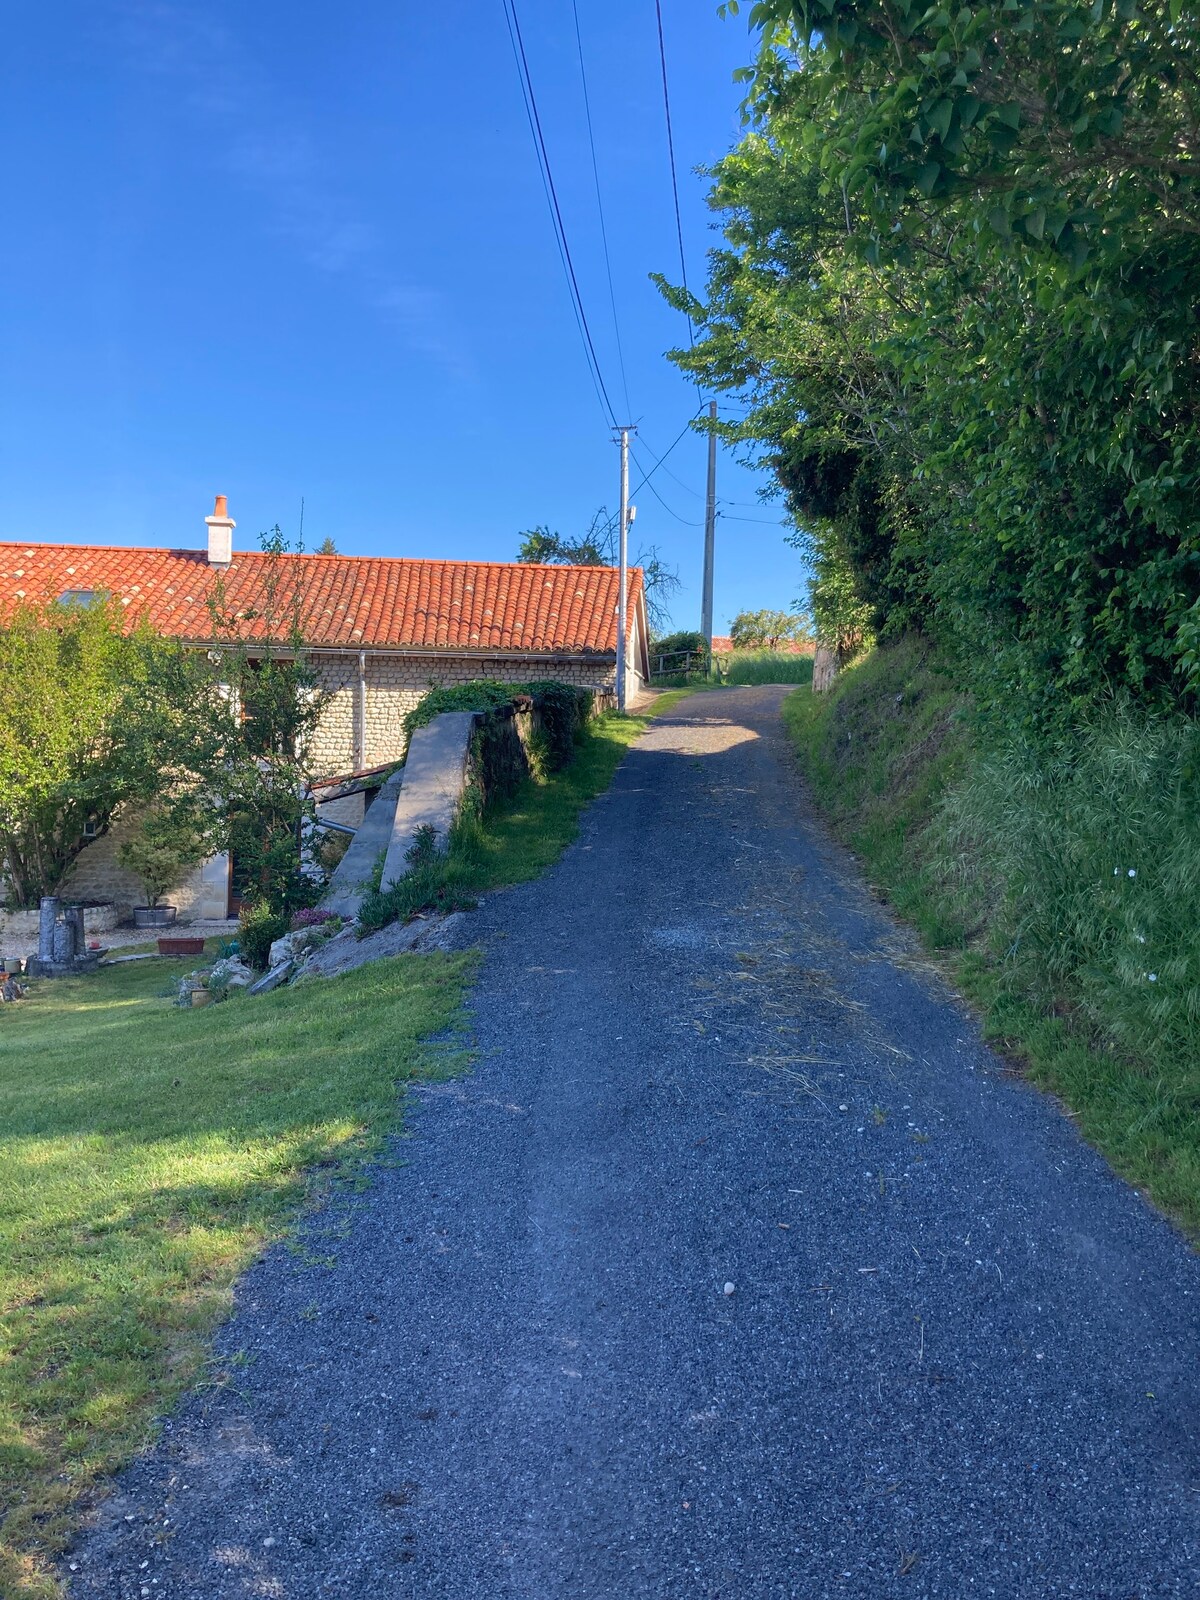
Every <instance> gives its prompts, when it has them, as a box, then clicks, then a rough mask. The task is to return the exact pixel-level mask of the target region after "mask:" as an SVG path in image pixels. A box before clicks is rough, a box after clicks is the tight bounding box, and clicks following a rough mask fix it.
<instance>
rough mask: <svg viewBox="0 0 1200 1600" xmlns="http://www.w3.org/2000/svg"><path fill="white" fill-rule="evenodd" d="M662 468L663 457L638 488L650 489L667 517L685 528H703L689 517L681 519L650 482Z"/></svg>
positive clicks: (639, 463) (639, 464)
mask: <svg viewBox="0 0 1200 1600" xmlns="http://www.w3.org/2000/svg"><path fill="white" fill-rule="evenodd" d="M635 460H636V457H635ZM641 465H642V464H641V462H640V461H639V462H638V466H639V467H640V466H641ZM660 466H662V458H661V457H660V458H659V460H658V461H657V462H656V463H655V465H654V466H653V467H651V469H650V471H649V472H646V473H645V476H644V477H643V479H642V481H641V483H639V484H638V488H639V489H642V488H646V489H649V491H650V493H651V494H652V495H653V496H654V498H655V499H656V500H657V501H658V503H659V505H660V506H661V507H662V508H663V510H664V511H665V512H666V513H667V515H668V516H671V517H674V518H675V521H676V522H682V523H683V525H684V527H685V528H702V527H703V526H704V524H703V523H702V522H693V521H691V520H690V519H689V518H688V517H681V516H680V515H679V513H678V511H676V510H675V509H674V508H673V507H672V506H669V505H668V504H667V502H666V501H665V500H664V499H663V497H662V495H660V494H659V492H658V490H657V489H656V488H655V487H654V485H653V484H652V483H651V482H650V479H651V476H652V474H653V473H654V472H656V471H657V470H658V468H659V467H660ZM643 471H645V469H644V468H643Z"/></svg>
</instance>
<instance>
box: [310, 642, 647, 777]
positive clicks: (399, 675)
mask: <svg viewBox="0 0 1200 1600" xmlns="http://www.w3.org/2000/svg"><path fill="white" fill-rule="evenodd" d="M312 661H313V665H314V667H315V669H316V672H317V678H318V681H319V683H320V686H321V689H322V691H323V692H324V693H325V694H326V695H327V696H328V699H327V701H326V705H325V711H324V714H323V715H322V717H321V725H320V727H319V728H318V729H317V732H316V735H315V737H314V739H313V743H312V746H311V750H310V757H311V761H312V766H313V770H314V771H315V772H318V773H334V772H350V771H353V770H355V769H356V768H357V767H359V766H362V767H375V766H382V765H383V764H384V762H387V761H399V760H400V759H401V757H402V756H403V755H404V744H405V740H404V716H405V713H406V712H408V711H411V710H412V708H413V707H414V706H415V705H416V704H417V702H418V700H420V699H421V697H422V696H423V695H424V694H426V693H427V692H428V690H430V689H433V688H444V687H447V686H449V685H453V684H457V683H470V682H472V681H473V680H474V679H476V678H493V679H497V680H498V681H499V682H501V683H529V682H531V681H532V680H535V679H539V678H543V679H544V678H554V679H556V680H557V681H558V682H560V683H573V684H577V685H578V686H579V687H580V688H584V689H593V690H596V691H598V693H599V694H600V695H601V696H603V697H604V698H605V699H609V700H611V696H612V686H613V674H614V672H615V667H614V665H613V663H612V660H611V659H609V658H606V657H604V656H598V657H597V658H596V660H595V661H594V662H591V661H554V660H547V659H546V658H545V657H538V656H516V657H509V658H506V659H504V660H486V659H485V660H470V659H468V658H467V657H465V656H383V655H378V656H377V655H372V654H371V653H370V652H369V651H368V652H367V662H366V729H365V737H364V730H360V728H359V726H358V723H359V705H358V654H357V652H353V653H352V652H350V651H347V652H346V653H345V654H344V655H341V654H332V653H330V654H324V653H322V654H319V655H314V656H313V657H312ZM360 747H361V759H360V753H359V752H360Z"/></svg>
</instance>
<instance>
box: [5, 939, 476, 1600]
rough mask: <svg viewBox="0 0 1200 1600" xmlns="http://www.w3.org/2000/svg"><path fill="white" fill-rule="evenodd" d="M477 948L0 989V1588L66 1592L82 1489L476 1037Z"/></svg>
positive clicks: (116, 1457) (166, 1399) (123, 970)
mask: <svg viewBox="0 0 1200 1600" xmlns="http://www.w3.org/2000/svg"><path fill="white" fill-rule="evenodd" d="M469 964H470V963H469V959H468V958H465V957H462V956H456V957H448V956H444V955H411V956H403V957H399V958H397V959H395V960H391V961H386V962H380V963H377V964H376V965H374V966H371V967H365V968H361V969H360V970H359V971H357V972H353V973H349V974H347V975H346V976H345V977H342V978H337V979H333V980H330V981H329V982H326V983H320V984H313V985H311V986H309V987H307V988H304V987H302V988H299V989H297V990H294V991H287V990H284V991H280V992H277V993H275V994H270V995H265V996H262V997H261V998H257V999H253V1000H251V999H249V998H247V997H245V996H239V997H234V998H232V999H230V1000H229V1001H228V1002H226V1003H225V1004H224V1005H218V1006H209V1007H207V1008H205V1009H203V1010H197V1011H183V1010H180V1009H179V1008H178V1007H175V1006H172V1005H171V1003H170V1001H169V1000H168V999H167V998H165V997H164V996H163V994H162V990H163V988H164V984H165V982H166V981H169V974H170V973H171V971H172V970H176V971H180V970H182V969H183V968H184V966H185V965H186V963H182V962H167V961H157V960H154V961H147V962H136V963H130V964H129V965H127V966H118V967H111V968H107V969H103V970H102V971H101V972H100V973H99V974H97V975H96V976H95V977H92V978H86V979H73V980H66V981H59V982H46V981H42V982H39V983H36V984H34V985H33V987H32V992H31V994H30V995H29V997H28V998H27V999H26V1000H24V1001H22V1002H20V1003H19V1004H16V1005H9V1006H5V1007H4V1008H3V1011H2V1012H0V1593H3V1594H4V1595H5V1596H15V1595H21V1596H31V1597H32V1596H35V1595H43V1594H45V1595H50V1594H54V1593H56V1589H55V1585H54V1581H53V1579H52V1577H51V1576H50V1574H49V1570H48V1566H47V1564H46V1557H47V1556H49V1555H52V1554H53V1553H54V1552H55V1551H56V1550H57V1549H59V1548H60V1547H61V1544H62V1541H63V1539H64V1536H65V1535H66V1534H67V1532H68V1531H69V1528H70V1525H71V1512H72V1510H73V1508H74V1507H75V1505H76V1503H77V1501H78V1498H79V1496H80V1494H81V1493H82V1492H83V1491H85V1490H86V1489H87V1488H88V1486H89V1485H90V1484H92V1483H93V1482H94V1481H95V1480H96V1478H97V1477H98V1476H99V1475H101V1474H103V1473H105V1472H107V1471H109V1470H111V1469H112V1468H113V1467H114V1466H115V1465H116V1464H117V1463H118V1462H119V1461H120V1460H121V1459H122V1458H123V1457H125V1456H127V1455H128V1454H129V1453H130V1451H131V1450H133V1449H134V1448H135V1447H136V1446H137V1445H138V1444H139V1443H140V1442H141V1441H142V1440H144V1439H145V1437H146V1435H147V1432H148V1429H149V1425H150V1419H151V1418H152V1417H153V1416H154V1415H155V1414H157V1413H159V1412H160V1411H161V1410H162V1409H163V1408H164V1407H165V1406H167V1405H168V1404H169V1403H170V1401H171V1399H172V1398H173V1396H174V1395H175V1394H177V1393H178V1391H179V1390H180V1389H181V1388H182V1387H183V1386H184V1385H186V1384H188V1383H189V1382H191V1381H192V1380H194V1379H195V1378H196V1377H197V1375H198V1374H199V1373H200V1372H201V1370H202V1368H203V1365H204V1361H205V1352H206V1347H207V1338H208V1335H209V1334H210V1333H211V1331H212V1328H213V1326H214V1324H215V1323H216V1322H217V1321H218V1319H219V1318H220V1317H221V1316H222V1315H223V1314H224V1313H225V1312H226V1311H227V1309H228V1307H229V1303H230V1291H231V1288H232V1285H233V1282H234V1279H235V1278H236V1277H237V1275H238V1273H239V1272H240V1271H242V1270H243V1269H244V1268H245V1267H246V1266H247V1265H248V1264H249V1262H250V1261H251V1260H252V1259H253V1258H254V1256H255V1255H256V1254H257V1253H258V1252H259V1251H261V1250H262V1248H263V1247H264V1245H265V1244H266V1243H267V1242H268V1241H270V1240H271V1239H274V1238H277V1237H278V1236H279V1235H280V1233H281V1232H282V1231H283V1229H284V1228H285V1227H286V1225H287V1222H288V1220H289V1218H290V1217H291V1216H292V1215H293V1214H294V1212H295V1209H296V1207H297V1206H298V1205H299V1204H300V1203H301V1201H302V1200H303V1199H304V1197H305V1195H306V1192H310V1191H311V1189H312V1187H313V1178H312V1176H311V1173H312V1169H313V1168H315V1167H318V1166H320V1168H321V1171H322V1173H323V1174H324V1176H325V1178H326V1180H328V1178H329V1177H330V1176H331V1175H335V1174H336V1173H337V1172H338V1171H339V1169H341V1168H343V1167H344V1165H345V1164H346V1163H347V1162H350V1161H352V1160H356V1159H359V1158H361V1157H362V1156H363V1155H364V1154H366V1153H369V1152H370V1151H371V1150H373V1149H375V1148H376V1147H377V1146H378V1143H379V1141H380V1140H381V1139H382V1137H383V1136H384V1134H385V1133H386V1132H387V1131H388V1130H389V1129H391V1128H393V1127H394V1126H395V1125H396V1120H397V1115H398V1108H399V1103H400V1102H399V1097H398V1094H397V1085H404V1084H406V1083H410V1082H413V1081H415V1080H422V1079H425V1080H427V1079H430V1078H434V1077H438V1076H441V1075H444V1074H445V1073H447V1072H448V1071H450V1070H451V1069H452V1068H453V1067H454V1066H455V1065H456V1064H457V1062H458V1061H459V1060H460V1059H461V1054H460V1053H458V1052H454V1051H447V1050H446V1049H444V1048H443V1049H437V1048H434V1047H432V1046H429V1045H426V1044H424V1043H422V1040H424V1039H425V1038H427V1037H428V1036H430V1035H433V1034H437V1033H439V1032H441V1031H443V1030H445V1029H446V1028H447V1027H448V1026H450V1025H451V1024H452V1023H453V1022H454V1020H455V1018H456V1016H457V1015H458V1012H459V1005H460V1000H461V996H462V992H463V987H464V983H465V980H466V977H467V973H468V968H469Z"/></svg>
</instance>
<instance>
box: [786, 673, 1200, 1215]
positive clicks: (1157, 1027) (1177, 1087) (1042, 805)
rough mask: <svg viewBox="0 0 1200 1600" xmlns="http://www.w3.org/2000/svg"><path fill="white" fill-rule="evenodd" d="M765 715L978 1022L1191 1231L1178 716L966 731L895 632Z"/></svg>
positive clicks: (1190, 1009)
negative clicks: (789, 740)
mask: <svg viewBox="0 0 1200 1600" xmlns="http://www.w3.org/2000/svg"><path fill="white" fill-rule="evenodd" d="M785 715H786V717H787V721H788V725H789V728H790V731H791V733H792V737H793V740H794V743H795V745H796V748H797V751H798V753H799V755H800V758H801V762H802V765H803V767H804V770H805V772H806V774H807V776H808V779H809V781H810V783H811V785H812V788H813V792H814V794H815V797H816V799H817V800H818V802H819V803H820V805H821V806H822V808H823V809H824V810H825V812H826V813H827V814H828V816H829V817H830V819H831V821H832V823H833V825H834V827H835V829H836V831H837V832H838V833H839V834H840V835H841V836H842V837H843V838H845V839H846V840H847V842H848V843H850V844H851V845H852V846H853V847H854V849H855V850H857V851H858V852H859V854H860V855H861V856H862V858H863V860H864V862H865V864H866V868H867V871H868V874H869V875H870V877H871V878H872V880H873V881H874V882H875V884H876V885H877V886H878V887H879V888H880V889H881V890H882V891H883V892H884V893H885V894H886V895H887V897H888V898H889V899H890V900H891V901H892V902H893V904H894V905H895V906H896V908H897V910H898V911H899V912H900V913H901V914H902V915H903V916H905V917H906V918H907V919H909V920H910V921H912V922H913V923H914V924H915V925H916V926H917V928H918V929H919V931H920V933H921V935H922V937H923V939H924V940H925V942H926V943H927V944H928V945H929V946H930V947H931V948H932V949H935V950H937V951H939V952H941V954H942V955H943V956H944V958H945V959H946V961H947V963H948V966H949V969H950V973H951V976H952V977H953V979H954V980H955V982H956V983H957V984H958V986H959V987H960V988H961V989H962V990H963V991H964V992H965V993H966V994H967V995H968V996H969V997H970V998H971V999H973V1000H974V1001H975V1002H976V1004H977V1005H978V1007H979V1009H980V1012H981V1015H982V1018H983V1022H984V1026H985V1029H986V1031H987V1033H988V1035H989V1036H990V1037H991V1038H992V1039H993V1040H994V1041H995V1042H996V1043H997V1044H999V1045H1000V1046H1001V1047H1002V1048H1004V1049H1006V1050H1007V1051H1009V1052H1010V1053H1012V1054H1014V1055H1016V1056H1018V1057H1019V1058H1021V1059H1022V1060H1023V1061H1024V1063H1025V1065H1026V1070H1027V1071H1028V1073H1029V1076H1030V1077H1031V1078H1032V1079H1034V1081H1036V1082H1038V1083H1040V1084H1042V1085H1043V1086H1044V1087H1046V1088H1049V1089H1051V1090H1053V1091H1054V1092H1055V1093H1057V1094H1059V1095H1060V1096H1061V1097H1062V1099H1063V1100H1064V1101H1065V1103H1066V1104H1067V1105H1068V1106H1069V1107H1070V1109H1071V1111H1072V1113H1073V1114H1074V1115H1075V1117H1076V1119H1077V1122H1078V1126H1079V1127H1080V1129H1081V1131H1082V1132H1083V1133H1084V1135H1085V1136H1086V1137H1087V1138H1088V1139H1089V1140H1090V1141H1091V1142H1092V1143H1093V1144H1095V1145H1096V1146H1097V1147H1098V1148H1099V1149H1101V1150H1102V1151H1103V1152H1104V1153H1105V1155H1106V1156H1107V1157H1108V1158H1109V1160H1110V1161H1111V1162H1112V1164H1113V1165H1114V1166H1115V1167H1116V1168H1117V1170H1118V1171H1120V1172H1121V1173H1122V1174H1124V1175H1125V1176H1126V1177H1128V1178H1129V1179H1131V1180H1132V1181H1133V1182H1135V1183H1137V1184H1138V1185H1140V1186H1142V1187H1143V1188H1144V1189H1145V1190H1146V1191H1147V1192H1148V1193H1149V1195H1150V1196H1151V1197H1152V1198H1153V1199H1154V1201H1155V1202H1156V1203H1157V1204H1158V1205H1160V1206H1161V1207H1162V1208H1163V1209H1164V1210H1166V1211H1168V1212H1169V1213H1171V1214H1172V1215H1173V1216H1175V1217H1176V1218H1177V1219H1178V1220H1179V1221H1180V1222H1182V1223H1183V1224H1184V1225H1185V1226H1186V1227H1187V1228H1188V1229H1189V1230H1190V1231H1191V1232H1192V1233H1193V1234H1196V1235H1200V1117H1198V1115H1197V1113H1198V1112H1200V940H1197V938H1196V934H1195V929H1196V926H1197V924H1198V921H1200V793H1198V784H1200V759H1198V756H1200V742H1198V740H1197V730H1196V728H1195V725H1194V724H1192V723H1188V722H1187V721H1185V720H1184V719H1158V720H1152V719H1148V718H1146V717H1145V716H1144V715H1143V716H1137V715H1135V714H1134V713H1132V712H1130V711H1128V710H1122V709H1120V708H1118V707H1109V708H1107V709H1106V710H1105V711H1104V712H1103V713H1101V714H1098V715H1097V717H1096V719H1095V721H1094V722H1092V723H1091V724H1089V725H1088V726H1086V727H1080V728H1078V729H1076V730H1075V732H1074V734H1073V736H1072V737H1071V739H1069V740H1067V741H1065V742H1064V741H1060V742H1059V743H1058V744H1056V745H1055V746H1054V747H1046V746H1039V745H1036V744H1034V743H1032V742H1030V741H1028V740H1025V741H1018V740H1013V739H1009V740H1007V741H993V742H991V743H990V744H987V745H985V744H984V742H983V741H982V740H981V738H980V737H979V735H978V734H977V733H976V732H975V731H974V720H973V717H972V714H971V709H970V707H969V705H968V704H967V702H966V700H965V698H964V697H963V696H962V695H961V694H960V693H959V691H958V690H957V688H956V686H955V684H954V682H953V681H952V679H951V678H950V677H949V676H948V675H947V673H946V672H945V671H944V669H942V668H941V667H940V666H939V663H938V662H937V661H936V660H935V659H933V658H932V657H931V656H930V655H929V654H928V653H926V652H924V651H922V650H921V649H920V648H918V647H917V646H915V645H914V644H912V643H911V642H910V643H906V644H904V645H901V646H897V647H895V648H893V649H891V650H887V651H878V652H876V653H875V654H873V655H871V656H870V657H868V658H867V659H866V660H865V661H863V662H862V663H860V664H859V665H857V666H855V667H853V668H851V669H850V670H848V671H847V672H845V673H843V674H842V676H841V677H840V679H839V680H838V682H837V684H836V686H835V688H834V690H833V692H832V693H831V694H829V695H827V696H821V697H816V696H813V695H812V694H811V693H810V692H808V691H805V690H798V691H797V692H796V693H795V694H793V695H792V696H791V697H789V700H788V701H787V703H786V706H785Z"/></svg>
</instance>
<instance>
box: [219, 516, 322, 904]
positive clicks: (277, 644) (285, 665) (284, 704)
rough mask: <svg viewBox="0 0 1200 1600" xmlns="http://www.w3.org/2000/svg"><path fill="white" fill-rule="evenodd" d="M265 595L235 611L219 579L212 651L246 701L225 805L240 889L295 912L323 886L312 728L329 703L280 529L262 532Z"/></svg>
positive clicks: (235, 696)
mask: <svg viewBox="0 0 1200 1600" xmlns="http://www.w3.org/2000/svg"><path fill="white" fill-rule="evenodd" d="M259 542H260V545H261V547H262V550H263V553H264V554H265V555H266V557H267V560H266V562H265V563H264V571H263V578H262V584H261V596H262V598H261V601H260V603H259V604H258V606H257V607H255V608H253V609H243V610H241V611H240V612H237V613H234V612H232V611H231V610H230V609H229V606H228V604H227V602H226V599H225V595H224V591H223V586H222V585H220V584H218V586H217V589H216V593H215V594H214V597H213V599H212V602H211V604H210V608H209V609H210V614H211V617H212V628H213V636H214V638H217V639H220V640H222V641H223V643H222V645H221V648H220V649H219V650H216V651H214V652H213V655H214V656H215V657H216V658H217V659H216V661H215V662H214V665H215V667H216V670H217V671H218V673H219V675H220V678H221V680H222V683H223V685H224V686H225V692H226V693H227V694H228V696H229V698H230V701H231V702H232V704H233V705H234V706H235V707H236V708H237V712H238V719H239V728H238V743H237V751H236V759H233V760H231V761H230V762H229V763H228V765H227V767H226V769H225V771H224V773H223V774H222V783H221V792H220V806H221V810H222V813H223V815H224V818H225V822H226V828H227V838H228V842H229V848H230V850H231V852H232V855H233V863H234V887H235V890H236V891H237V892H238V893H239V894H240V895H241V896H242V898H243V899H245V900H247V901H252V902H254V903H255V904H260V905H266V906H269V907H270V908H271V910H272V911H275V912H278V913H280V914H282V913H290V912H292V911H295V910H297V909H299V908H300V907H302V906H306V905H311V904H312V903H313V902H314V900H315V899H316V898H317V896H318V894H319V893H320V890H321V887H322V883H321V878H320V874H319V872H317V871H316V870H314V864H313V863H311V862H310V861H309V859H308V841H309V840H310V839H311V838H312V837H313V833H314V825H315V821H316V807H315V805H314V803H313V800H312V796H311V792H310V789H309V780H310V778H311V777H312V775H313V774H312V768H311V761H310V751H311V746H312V736H313V734H314V733H315V731H316V728H317V725H318V723H319V722H320V719H321V713H322V710H323V709H324V704H325V697H324V696H323V694H322V693H321V691H320V688H319V684H318V681H317V676H316V673H315V671H314V669H313V666H312V663H311V662H310V660H309V659H308V656H307V654H306V651H305V644H304V629H303V612H304V594H303V589H302V583H301V579H300V577H299V575H298V572H297V569H296V568H295V567H293V566H292V565H290V564H289V563H288V562H287V561H285V560H284V557H285V556H286V555H287V554H288V553H289V550H290V546H289V544H288V541H287V540H286V539H285V538H284V536H283V534H282V533H281V532H280V530H279V528H278V527H275V528H272V529H271V530H270V532H268V533H265V534H262V535H261V536H260V540H259Z"/></svg>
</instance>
